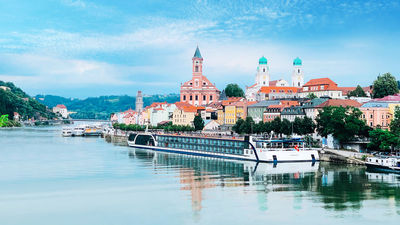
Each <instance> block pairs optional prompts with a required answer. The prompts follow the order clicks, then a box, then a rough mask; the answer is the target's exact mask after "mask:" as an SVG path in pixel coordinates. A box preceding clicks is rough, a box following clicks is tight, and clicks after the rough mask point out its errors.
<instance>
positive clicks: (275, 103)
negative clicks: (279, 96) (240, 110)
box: [247, 100, 280, 108]
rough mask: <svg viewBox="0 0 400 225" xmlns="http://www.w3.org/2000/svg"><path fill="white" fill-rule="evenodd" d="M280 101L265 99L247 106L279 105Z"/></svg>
mask: <svg viewBox="0 0 400 225" xmlns="http://www.w3.org/2000/svg"><path fill="white" fill-rule="evenodd" d="M279 103H280V101H279V100H263V101H260V102H257V103H255V104H252V105H249V106H247V108H261V107H268V106H270V105H278V104H279Z"/></svg>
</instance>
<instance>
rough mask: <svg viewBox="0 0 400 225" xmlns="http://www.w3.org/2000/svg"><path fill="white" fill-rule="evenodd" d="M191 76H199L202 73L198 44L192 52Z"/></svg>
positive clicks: (201, 59)
mask: <svg viewBox="0 0 400 225" xmlns="http://www.w3.org/2000/svg"><path fill="white" fill-rule="evenodd" d="M192 61H193V68H192V72H193V76H201V75H202V73H203V57H202V56H201V54H200V49H199V46H197V48H196V51H195V52H194V55H193V58H192Z"/></svg>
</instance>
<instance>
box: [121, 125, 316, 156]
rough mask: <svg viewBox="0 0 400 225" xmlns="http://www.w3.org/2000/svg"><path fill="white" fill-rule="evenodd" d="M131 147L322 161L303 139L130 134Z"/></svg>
mask: <svg viewBox="0 0 400 225" xmlns="http://www.w3.org/2000/svg"><path fill="white" fill-rule="evenodd" d="M128 145H129V146H130V147H135V148H142V149H151V150H155V151H163V152H169V153H178V154H189V155H199V156H205V157H215V158H226V159H237V160H251V161H257V162H273V163H277V162H307V161H310V162H314V161H319V155H318V151H317V150H313V149H306V148H304V141H303V140H302V139H283V140H265V139H257V138H255V137H252V136H246V137H245V138H242V139H234V138H216V137H205V136H190V135H174V134H152V133H148V132H145V133H131V134H130V135H129V137H128Z"/></svg>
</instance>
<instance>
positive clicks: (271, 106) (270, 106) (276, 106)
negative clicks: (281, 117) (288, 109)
mask: <svg viewBox="0 0 400 225" xmlns="http://www.w3.org/2000/svg"><path fill="white" fill-rule="evenodd" d="M283 107H285V106H284V105H269V106H268V107H267V108H283Z"/></svg>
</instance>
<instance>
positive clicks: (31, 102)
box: [0, 81, 55, 119]
mask: <svg viewBox="0 0 400 225" xmlns="http://www.w3.org/2000/svg"><path fill="white" fill-rule="evenodd" d="M0 86H1V87H3V88H0V115H5V114H8V118H9V119H13V117H14V112H18V113H19V114H20V115H21V117H22V119H30V118H34V119H39V118H40V117H45V118H53V117H55V114H54V113H52V112H51V111H50V110H48V109H47V108H46V106H45V105H43V104H41V103H39V102H38V101H36V100H35V99H33V98H31V97H30V96H29V95H27V94H26V93H25V92H24V91H22V90H21V89H20V88H18V87H16V86H15V85H14V84H13V83H11V82H3V81H0Z"/></svg>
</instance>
